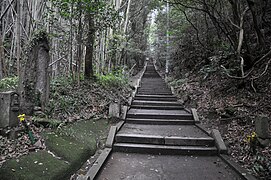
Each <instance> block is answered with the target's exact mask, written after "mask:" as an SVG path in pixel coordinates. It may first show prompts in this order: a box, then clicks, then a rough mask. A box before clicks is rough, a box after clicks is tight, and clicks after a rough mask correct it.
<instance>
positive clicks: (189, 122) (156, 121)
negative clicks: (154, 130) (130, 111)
mask: <svg viewBox="0 0 271 180" xmlns="http://www.w3.org/2000/svg"><path fill="white" fill-rule="evenodd" d="M126 122H127V123H131V124H149V125H194V124H195V121H194V120H179V119H138V118H137V119H135V118H127V119H126Z"/></svg>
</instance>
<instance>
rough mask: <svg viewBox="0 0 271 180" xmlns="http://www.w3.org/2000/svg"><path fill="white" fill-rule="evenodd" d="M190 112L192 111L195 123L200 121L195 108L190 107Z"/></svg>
mask: <svg viewBox="0 0 271 180" xmlns="http://www.w3.org/2000/svg"><path fill="white" fill-rule="evenodd" d="M191 112H192V114H193V117H194V120H195V123H200V121H199V116H198V113H197V110H196V109H195V108H192V109H191Z"/></svg>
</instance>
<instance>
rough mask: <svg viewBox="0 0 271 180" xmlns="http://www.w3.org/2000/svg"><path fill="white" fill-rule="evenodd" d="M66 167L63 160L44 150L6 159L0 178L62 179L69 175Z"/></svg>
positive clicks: (8, 179) (9, 179)
mask: <svg viewBox="0 0 271 180" xmlns="http://www.w3.org/2000/svg"><path fill="white" fill-rule="evenodd" d="M68 169H69V165H68V164H67V163H66V162H65V161H63V160H59V159H56V158H54V157H53V156H52V155H50V154H49V153H47V152H46V151H39V152H33V153H30V154H28V155H26V156H23V157H21V158H19V159H18V160H16V159H12V160H10V161H7V163H5V164H4V165H3V167H2V168H1V169H0V174H1V179H2V180H11V179H12V180H17V179H24V180H28V179H29V180H30V179H31V180H32V179H35V180H38V179H40V180H43V179H44V180H47V179H64V178H67V177H68V176H69V175H68V174H66V172H67V170H68Z"/></svg>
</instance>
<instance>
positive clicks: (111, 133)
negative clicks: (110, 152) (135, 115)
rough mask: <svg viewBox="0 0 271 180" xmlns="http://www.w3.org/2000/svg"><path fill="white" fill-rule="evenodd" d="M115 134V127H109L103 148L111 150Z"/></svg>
mask: <svg viewBox="0 0 271 180" xmlns="http://www.w3.org/2000/svg"><path fill="white" fill-rule="evenodd" d="M116 132H117V126H111V128H110V131H109V134H108V136H107V140H106V143H105V147H107V148H112V146H113V143H114V139H115V135H116Z"/></svg>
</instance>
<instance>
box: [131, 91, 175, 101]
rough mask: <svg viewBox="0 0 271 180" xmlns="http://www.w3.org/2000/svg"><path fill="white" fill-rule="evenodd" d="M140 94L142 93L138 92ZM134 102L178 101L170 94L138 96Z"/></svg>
mask: <svg viewBox="0 0 271 180" xmlns="http://www.w3.org/2000/svg"><path fill="white" fill-rule="evenodd" d="M138 93H140V91H139V92H138ZM134 100H146V101H177V98H176V97H174V96H172V94H170V93H166V94H149V95H146V94H137V95H136V96H135V97H134Z"/></svg>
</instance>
